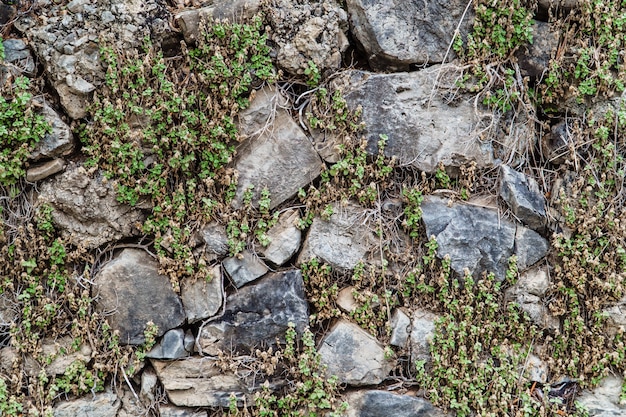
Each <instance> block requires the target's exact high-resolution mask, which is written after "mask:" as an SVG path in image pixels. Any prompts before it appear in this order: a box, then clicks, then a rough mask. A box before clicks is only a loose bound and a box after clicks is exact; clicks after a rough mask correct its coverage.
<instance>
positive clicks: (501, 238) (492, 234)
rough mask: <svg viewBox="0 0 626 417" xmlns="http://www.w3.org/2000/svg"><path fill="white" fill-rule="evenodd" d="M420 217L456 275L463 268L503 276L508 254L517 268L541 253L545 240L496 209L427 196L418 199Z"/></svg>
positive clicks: (524, 266) (546, 248)
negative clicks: (449, 203)
mask: <svg viewBox="0 0 626 417" xmlns="http://www.w3.org/2000/svg"><path fill="white" fill-rule="evenodd" d="M421 207H422V213H423V215H422V220H423V221H424V225H425V226H426V233H427V235H428V236H432V235H434V236H435V238H436V239H437V243H438V245H439V249H438V256H440V257H443V256H445V255H446V254H447V255H449V256H450V261H451V266H452V269H453V270H454V271H456V272H457V273H458V274H459V275H461V276H463V275H465V273H464V270H465V269H466V268H467V270H468V271H469V272H470V273H471V274H472V275H473V276H475V277H476V276H479V275H480V274H481V273H482V272H485V271H486V272H493V273H494V274H495V276H496V279H499V280H503V279H504V277H505V272H506V270H507V268H508V263H509V258H510V257H511V255H513V254H515V255H517V257H518V267H519V268H520V270H523V269H524V268H526V267H528V266H530V265H532V264H534V263H535V262H537V261H538V260H539V259H541V257H543V256H545V254H546V252H547V250H548V242H547V241H546V240H545V239H544V238H543V237H541V236H540V235H539V234H537V233H536V232H534V231H532V230H530V229H527V228H525V227H522V226H518V225H516V224H515V223H513V222H511V221H509V220H506V219H503V218H501V216H500V214H499V212H498V210H497V209H494V208H488V207H481V206H474V205H470V204H454V205H452V206H451V207H448V201H447V200H445V199H443V198H439V197H434V196H428V197H426V198H425V199H424V202H423V203H422V206H421Z"/></svg>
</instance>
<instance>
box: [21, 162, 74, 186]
mask: <svg viewBox="0 0 626 417" xmlns="http://www.w3.org/2000/svg"><path fill="white" fill-rule="evenodd" d="M63 168H65V162H64V161H63V160H62V159H60V158H54V159H53V160H51V161H48V162H44V163H42V164H37V165H34V166H31V167H30V168H28V170H27V171H26V181H29V182H37V181H41V180H43V179H44V178H48V177H50V176H52V175H54V174H56V173H58V172H61V171H63Z"/></svg>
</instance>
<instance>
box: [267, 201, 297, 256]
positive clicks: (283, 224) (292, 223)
mask: <svg viewBox="0 0 626 417" xmlns="http://www.w3.org/2000/svg"><path fill="white" fill-rule="evenodd" d="M299 219H300V215H299V214H298V210H295V209H294V210H287V211H286V212H284V213H283V214H281V215H280V217H279V218H278V222H277V223H276V224H275V225H274V226H273V227H272V228H270V230H268V231H267V237H268V238H269V239H270V244H269V245H267V247H266V248H263V249H261V250H260V253H261V254H262V255H263V257H264V258H265V259H266V260H268V261H270V262H271V263H273V264H274V265H278V266H280V265H282V264H284V263H285V262H287V261H288V260H289V259H291V258H292V257H293V255H295V253H296V252H297V251H298V249H300V243H301V242H302V232H301V231H300V229H298V227H297V222H298V220H299Z"/></svg>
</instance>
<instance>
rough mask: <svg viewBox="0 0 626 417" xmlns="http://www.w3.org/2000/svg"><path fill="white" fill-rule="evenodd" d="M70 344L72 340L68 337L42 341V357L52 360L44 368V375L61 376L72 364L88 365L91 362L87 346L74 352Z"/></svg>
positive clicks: (83, 345)
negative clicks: (78, 362) (79, 362)
mask: <svg viewBox="0 0 626 417" xmlns="http://www.w3.org/2000/svg"><path fill="white" fill-rule="evenodd" d="M72 343H73V339H72V338H71V337H69V336H66V337H62V338H58V339H50V338H46V339H44V340H43V341H42V346H41V351H42V355H44V356H45V357H50V358H53V359H52V361H51V362H50V363H49V364H47V365H46V366H45V370H46V375H48V376H53V375H63V374H64V373H65V370H66V369H67V367H68V366H70V365H71V364H72V363H73V362H75V361H81V362H83V363H88V362H89V361H90V360H91V353H92V350H91V347H90V346H89V345H88V344H82V345H80V346H79V348H78V350H77V351H75V352H74V349H72V347H71V346H72Z"/></svg>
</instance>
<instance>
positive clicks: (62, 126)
mask: <svg viewBox="0 0 626 417" xmlns="http://www.w3.org/2000/svg"><path fill="white" fill-rule="evenodd" d="M37 104H38V106H41V107H40V110H39V112H40V113H41V115H42V116H43V117H44V118H45V120H46V122H47V123H48V124H49V125H50V126H51V128H52V131H51V132H50V133H46V134H45V136H44V137H43V139H42V140H41V141H40V142H39V143H37V145H36V146H35V149H34V150H33V152H32V153H31V154H30V157H29V159H30V160H32V161H39V160H41V159H44V158H57V157H61V156H65V155H69V154H70V153H72V152H73V151H74V147H75V146H76V140H75V139H74V135H73V134H72V130H71V129H70V127H69V126H68V125H67V124H66V123H65V122H64V121H63V119H61V117H60V116H59V115H58V113H57V112H56V111H54V109H53V108H52V107H50V106H48V105H47V104H46V103H44V102H43V101H39V102H38V103H37Z"/></svg>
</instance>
